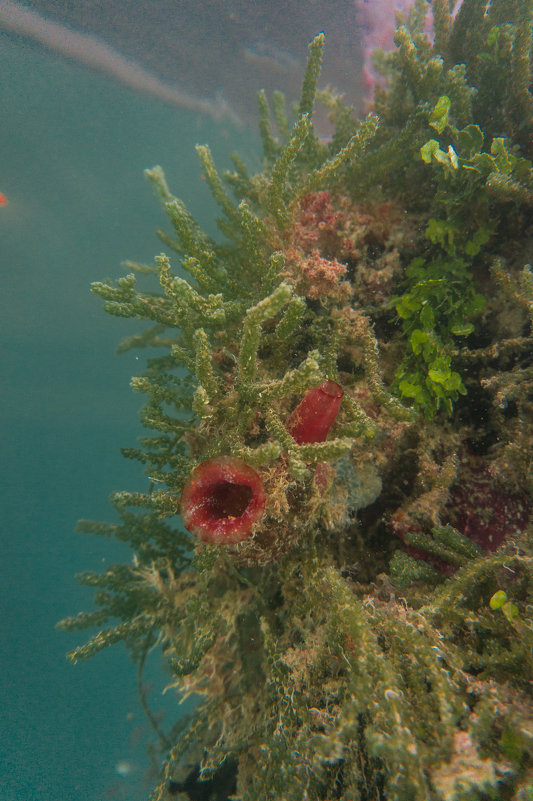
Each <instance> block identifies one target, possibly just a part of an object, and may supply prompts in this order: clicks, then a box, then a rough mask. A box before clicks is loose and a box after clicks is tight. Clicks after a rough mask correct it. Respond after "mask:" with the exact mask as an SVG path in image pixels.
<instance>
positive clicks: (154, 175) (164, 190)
mask: <svg viewBox="0 0 533 801" xmlns="http://www.w3.org/2000/svg"><path fill="white" fill-rule="evenodd" d="M144 174H145V176H146V178H148V180H149V181H150V183H151V184H152V186H153V187H154V190H155V192H156V194H157V195H158V196H159V197H160V198H161V200H162V201H163V202H166V201H168V200H171V199H172V195H171V193H170V190H169V188H168V186H167V182H166V179H165V173H164V172H163V169H162V167H159V166H156V167H152V169H151V170H145V171H144Z"/></svg>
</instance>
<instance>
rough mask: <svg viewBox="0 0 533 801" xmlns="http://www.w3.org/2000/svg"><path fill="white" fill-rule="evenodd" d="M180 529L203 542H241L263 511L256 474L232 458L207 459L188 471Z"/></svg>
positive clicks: (261, 490) (262, 494)
mask: <svg viewBox="0 0 533 801" xmlns="http://www.w3.org/2000/svg"><path fill="white" fill-rule="evenodd" d="M180 507H181V519H182V520H183V525H184V526H185V528H186V529H187V531H190V532H191V534H194V535H195V536H197V537H198V538H199V539H201V540H203V542H210V543H213V544H215V545H230V544H232V543H235V542H242V540H245V539H246V538H247V537H248V536H249V535H250V533H251V531H252V527H253V525H254V523H256V522H257V521H258V520H260V519H261V517H262V516H263V512H264V509H265V490H264V487H263V482H262V481H261V478H260V476H259V474H258V473H257V472H256V471H255V470H254V469H253V468H252V467H250V465H247V464H246V463H245V462H243V461H241V460H240V459H236V458H234V457H233V456H219V457H217V458H215V459H207V460H206V461H205V462H202V463H201V464H199V465H198V466H197V467H195V469H194V470H193V471H192V473H191V475H190V476H189V478H188V479H187V481H186V482H185V486H184V487H183V491H182V493H181V500H180Z"/></svg>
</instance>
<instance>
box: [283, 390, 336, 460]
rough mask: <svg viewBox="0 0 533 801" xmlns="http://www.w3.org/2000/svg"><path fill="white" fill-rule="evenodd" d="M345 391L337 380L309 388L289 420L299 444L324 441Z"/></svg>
mask: <svg viewBox="0 0 533 801" xmlns="http://www.w3.org/2000/svg"><path fill="white" fill-rule="evenodd" d="M343 395H344V391H343V389H342V387H341V386H340V385H339V384H337V383H336V382H335V381H324V383H323V384H321V385H320V386H319V387H313V388H312V389H309V390H308V391H307V392H306V393H305V396H304V399H303V401H302V402H301V403H299V404H298V406H297V407H296V409H295V410H294V411H293V413H292V415H291V418H290V420H289V425H288V428H289V432H290V433H291V434H292V436H293V437H294V439H295V440H296V442H297V443H298V445H303V444H304V443H310V442H324V440H325V439H326V437H327V435H328V432H329V430H330V428H331V426H332V425H333V423H334V422H335V419H336V417H337V414H338V413H339V409H340V405H341V402H342V398H343Z"/></svg>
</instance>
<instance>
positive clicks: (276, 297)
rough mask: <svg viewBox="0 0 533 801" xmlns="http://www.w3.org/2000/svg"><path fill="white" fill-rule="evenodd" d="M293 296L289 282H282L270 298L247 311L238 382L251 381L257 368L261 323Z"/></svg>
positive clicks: (241, 383) (272, 315)
mask: <svg viewBox="0 0 533 801" xmlns="http://www.w3.org/2000/svg"><path fill="white" fill-rule="evenodd" d="M291 297H292V289H291V288H290V286H289V285H288V284H281V285H280V286H279V287H278V288H277V289H276V290H275V291H274V292H273V293H272V294H271V295H269V297H268V298H264V300H262V301H260V302H259V303H258V304H257V305H256V306H252V307H251V308H250V309H248V311H247V312H246V317H245V320H244V331H243V335H242V339H241V346H240V351H239V362H238V373H237V379H236V382H237V383H238V384H240V385H243V384H246V383H248V382H250V381H251V380H252V379H253V378H254V376H255V373H256V370H257V348H258V347H259V338H260V332H261V324H262V323H263V322H264V321H265V320H268V319H269V318H270V317H275V316H276V314H277V313H278V312H279V311H280V310H281V309H282V308H283V306H285V304H286V303H288V302H289V300H290V299H291Z"/></svg>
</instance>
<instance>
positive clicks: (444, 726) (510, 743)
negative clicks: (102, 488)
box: [62, 0, 533, 801]
mask: <svg viewBox="0 0 533 801" xmlns="http://www.w3.org/2000/svg"><path fill="white" fill-rule="evenodd" d="M451 5H452V4H450V3H448V2H447V1H445V0H435V2H434V3H433V8H432V10H433V19H434V33H435V36H434V42H433V43H432V42H431V41H430V40H429V39H428V37H427V35H426V34H425V33H424V24H425V15H426V11H427V6H426V4H425V3H424V2H422V0H418V2H416V3H415V6H414V8H413V10H412V12H411V14H410V17H409V19H408V20H401V19H400V20H399V27H398V30H397V34H396V45H397V50H396V51H395V52H393V53H390V54H384V53H381V54H377V55H376V63H377V65H378V66H379V67H380V68H381V70H382V72H383V74H384V81H385V84H384V87H382V88H381V89H380V90H379V91H378V92H377V96H376V99H375V104H374V109H375V110H374V111H373V112H372V113H371V114H369V116H368V117H367V118H366V119H364V120H357V119H355V117H354V116H353V114H352V111H351V110H350V109H347V108H346V107H345V106H344V105H343V103H342V100H341V99H340V98H338V97H337V96H335V95H334V94H333V93H332V92H331V91H329V90H327V91H321V92H317V80H318V77H319V72H320V62H321V58H322V48H323V37H322V36H318V37H317V38H316V39H314V40H313V42H312V43H311V45H310V56H309V62H308V66H307V70H306V73H305V76H304V81H303V89H302V95H301V98H300V102H299V104H297V105H296V106H295V109H294V113H295V119H294V121H291V118H290V116H289V114H288V112H287V109H286V106H285V102H284V99H283V98H282V96H281V95H279V94H276V95H274V97H273V99H272V102H271V103H270V102H269V101H268V100H267V98H266V97H265V95H264V94H261V95H260V97H259V109H260V131H261V137H262V142H263V154H264V171H263V172H262V173H260V174H259V175H255V176H251V175H249V173H248V170H247V168H246V166H245V165H244V163H243V162H242V160H241V159H239V157H238V156H235V157H234V169H233V171H232V172H230V173H227V174H225V175H221V174H220V173H219V172H218V170H217V168H216V167H215V165H214V163H213V160H212V157H211V154H210V151H209V149H208V148H207V147H199V148H198V155H199V159H200V162H201V166H202V170H203V173H204V174H205V177H206V181H207V183H208V185H209V187H210V189H211V192H212V194H213V196H214V198H215V199H216V201H217V203H218V205H219V207H220V211H221V218H220V220H219V227H220V230H221V232H222V234H223V237H221V241H220V242H218V241H214V240H213V239H211V238H210V237H208V236H207V235H206V234H205V233H204V232H203V231H202V230H201V228H200V227H199V226H198V224H197V223H196V221H195V220H194V219H193V218H192V216H191V214H190V213H189V211H188V210H187V208H186V207H185V206H184V204H183V203H182V202H181V201H180V200H179V199H177V198H175V197H174V196H173V195H172V194H171V192H170V190H169V188H168V187H167V184H166V182H165V178H164V175H163V172H162V170H161V169H160V168H158V167H156V168H154V169H152V170H150V171H149V172H148V173H147V175H148V178H149V179H150V181H151V182H152V184H153V186H154V188H155V190H156V192H157V194H158V195H159V197H160V199H161V202H162V204H163V207H164V209H165V211H166V213H167V215H168V217H169V220H170V223H171V228H172V233H170V234H169V233H166V232H163V231H162V232H160V235H161V239H162V240H163V243H164V245H165V249H166V251H167V253H170V252H172V251H173V252H174V253H173V257H172V260H171V259H170V257H169V256H168V255H166V254H162V255H161V256H159V257H157V258H156V260H155V264H154V265H153V266H149V267H146V266H142V265H134V264H132V265H131V270H132V272H131V273H130V274H129V275H128V276H126V277H125V278H123V279H121V280H120V281H118V283H117V284H116V285H115V284H113V283H110V282H104V283H97V284H94V286H93V290H94V292H96V294H98V295H100V296H101V297H102V298H103V299H104V301H105V308H106V310H107V311H108V312H110V313H111V314H115V315H117V316H122V317H135V318H138V319H139V320H148V321H149V323H150V326H149V327H147V328H145V329H144V330H143V331H142V332H141V333H140V334H139V335H138V336H135V337H132V338H131V339H130V340H128V341H126V342H125V343H124V344H123V345H122V346H121V349H126V348H130V347H147V346H149V347H154V348H158V349H159V351H160V353H161V355H160V356H159V357H157V358H152V359H150V360H149V361H148V367H147V370H146V371H145V373H144V374H143V375H141V376H140V377H137V378H134V379H133V388H134V389H135V390H136V391H139V392H142V393H144V394H145V395H146V397H147V403H146V406H145V408H144V410H143V412H142V419H143V423H144V425H145V426H146V427H147V428H148V429H151V430H152V435H151V436H149V437H146V438H145V439H143V440H142V441H141V443H140V446H139V448H136V449H128V450H126V451H125V452H124V453H125V455H126V456H127V457H129V458H134V459H137V460H139V461H140V462H141V463H142V464H144V465H145V467H146V472H147V475H148V477H149V489H148V491H147V492H146V493H128V492H118V493H116V494H115V495H114V496H113V503H114V505H115V508H116V510H117V513H118V520H119V522H117V523H113V524H102V523H94V522H90V521H82V523H80V529H81V530H83V531H87V532H93V533H97V534H103V535H112V536H116V537H118V538H119V539H121V540H124V541H126V542H128V543H130V545H131V547H132V550H133V553H134V558H133V562H132V564H130V565H115V566H112V567H110V568H109V569H108V570H107V571H106V572H105V573H104V574H101V575H98V574H94V573H86V574H83V575H82V576H80V577H79V578H80V581H81V582H82V583H83V584H86V585H90V586H94V587H95V588H96V591H97V592H96V607H97V608H96V611H94V612H91V613H82V614H80V615H78V616H77V617H75V618H72V619H69V620H66V621H64V622H63V624H62V625H63V627H65V628H68V629H82V628H84V627H92V626H97V627H98V628H100V629H101V630H100V631H99V633H98V634H97V635H96V636H93V637H92V638H91V639H90V640H89V642H88V643H87V644H86V645H83V646H80V647H78V648H76V649H75V650H74V651H73V652H72V653H71V654H70V658H71V659H72V661H77V660H80V659H83V658H85V657H88V656H91V655H93V654H94V653H96V652H97V651H98V650H100V649H102V648H104V647H105V646H107V645H109V644H111V643H114V642H118V641H120V640H122V641H124V642H125V643H126V646H127V647H128V649H129V651H130V652H131V655H132V658H133V659H134V660H135V661H136V662H137V663H138V664H139V666H140V668H142V665H143V664H144V660H145V657H146V654H147V651H148V650H149V649H151V648H152V647H153V646H154V645H155V644H156V643H157V644H158V645H159V646H160V648H161V651H162V654H163V657H164V659H165V660H166V662H167V663H168V667H169V670H170V672H171V674H172V680H171V686H172V687H174V688H175V690H176V693H177V694H178V696H179V697H184V696H189V695H191V696H193V697H194V698H195V699H196V707H195V711H194V713H193V714H192V715H191V716H190V718H187V719H186V720H180V717H179V712H177V713H176V717H177V720H178V722H177V724H176V725H175V726H174V728H172V729H171V730H170V731H169V732H168V733H166V734H164V733H163V732H161V731H159V734H160V739H161V744H162V749H163V751H164V753H163V755H162V759H163V768H162V774H161V778H160V781H159V784H158V785H157V787H156V788H155V789H154V791H153V793H152V795H151V799H152V801H164V800H165V799H167V798H170V797H173V796H177V797H179V796H180V794H182V797H185V796H186V794H187V792H188V789H189V790H190V789H191V786H192V784H195V785H196V784H198V782H201V781H205V782H208V781H209V782H211V784H209V785H206V786H209V787H218V790H217V792H218V797H220V798H222V797H226V796H229V795H231V796H232V797H235V798H237V799H242V801H266V800H267V799H269V800H270V799H271V801H278V800H279V799H281V800H282V801H302V799H307V800H308V801H332V799H342V800H343V801H356V800H357V801H428V800H429V801H443V800H444V799H445V800H446V801H476V800H478V799H479V801H481V800H482V799H483V800H484V799H514V800H515V801H519V799H520V800H521V799H526V798H531V795H532V793H533V763H532V761H531V754H532V753H533V705H532V698H531V695H532V679H533V656H532V647H533V622H532V610H533V556H532V538H531V529H530V528H529V529H528V526H529V515H530V507H531V495H532V490H533V480H532V479H533V476H532V468H531V454H532V452H533V449H532V433H531V432H532V422H533V362H532V355H531V345H532V341H533V335H532V326H533V312H532V309H533V278H532V271H531V266H530V262H531V260H532V257H533V248H532V246H531V242H532V238H531V234H532V227H533V223H532V220H533V215H532V214H531V205H532V191H533V177H532V168H531V162H530V159H531V155H532V153H531V141H532V138H531V137H532V133H533V125H532V116H531V106H532V104H531V95H530V93H529V64H530V60H531V21H532V11H531V4H530V3H529V2H525V1H524V0H516V2H505V3H504V2H496V0H494V2H493V3H492V4H491V5H490V7H489V8H488V9H487V8H486V4H485V3H484V2H479V1H478V0H464V2H463V3H462V6H461V9H460V11H459V12H458V14H457V16H456V17H455V19H453V18H452V16H451V13H450V6H451ZM317 99H318V100H320V101H321V102H323V103H325V104H326V106H327V108H328V109H329V112H330V116H331V120H332V126H333V135H332V138H331V141H329V142H328V143H324V142H323V141H321V140H320V139H319V138H318V137H317V135H316V133H315V132H314V129H313V124H312V120H311V116H312V113H313V108H314V104H315V101H316V100H317ZM137 278H139V285H137ZM150 280H152V282H153V283H152V284H151V285H150V284H149V281H150ZM154 282H158V284H159V286H154ZM145 285H146V286H147V288H144V287H145ZM180 514H181V518H182V520H183V523H184V524H185V526H186V527H187V529H189V531H188V532H187V531H185V530H184V528H183V527H182V526H181V524H180V520H179V515H180ZM190 532H192V533H190Z"/></svg>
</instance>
